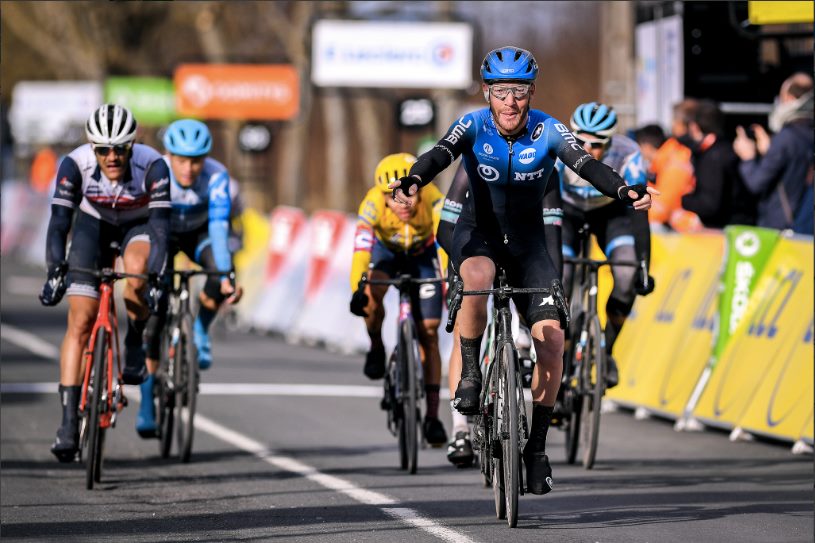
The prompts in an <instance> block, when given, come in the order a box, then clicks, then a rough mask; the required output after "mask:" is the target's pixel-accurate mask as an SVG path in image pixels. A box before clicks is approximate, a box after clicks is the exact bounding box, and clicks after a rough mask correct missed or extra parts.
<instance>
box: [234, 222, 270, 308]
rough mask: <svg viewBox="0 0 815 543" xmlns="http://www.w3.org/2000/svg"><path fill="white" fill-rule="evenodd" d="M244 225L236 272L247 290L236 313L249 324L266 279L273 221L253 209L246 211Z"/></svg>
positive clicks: (242, 223) (236, 259)
mask: <svg viewBox="0 0 815 543" xmlns="http://www.w3.org/2000/svg"><path fill="white" fill-rule="evenodd" d="M240 223H241V226H242V227H243V247H242V248H241V250H240V251H238V252H237V253H235V271H236V274H237V276H238V282H239V283H240V285H241V286H242V287H243V299H242V300H241V302H240V303H239V304H237V305H236V306H235V311H236V312H237V313H238V315H240V316H241V317H242V318H243V319H244V320H247V321H248V320H249V316H250V315H251V314H252V311H253V310H254V302H256V301H257V296H258V294H259V293H260V290H261V288H262V287H263V282H264V279H265V274H266V259H267V257H268V254H269V239H270V238H271V227H270V225H269V220H268V219H267V218H266V217H264V216H263V215H261V214H260V213H259V212H257V211H255V210H254V209H252V208H247V209H246V210H244V212H243V213H242V214H241V216H240Z"/></svg>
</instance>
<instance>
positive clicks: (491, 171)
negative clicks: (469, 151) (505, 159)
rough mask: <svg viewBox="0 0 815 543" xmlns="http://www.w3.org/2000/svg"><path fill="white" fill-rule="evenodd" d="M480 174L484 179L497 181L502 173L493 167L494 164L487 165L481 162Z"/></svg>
mask: <svg viewBox="0 0 815 543" xmlns="http://www.w3.org/2000/svg"><path fill="white" fill-rule="evenodd" d="M478 175H480V176H481V179H483V180H484V181H495V180H496V179H498V176H499V175H500V174H499V173H498V170H496V169H495V168H493V167H492V166H487V165H486V164H479V165H478Z"/></svg>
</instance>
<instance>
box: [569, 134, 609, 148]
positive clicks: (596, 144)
mask: <svg viewBox="0 0 815 543" xmlns="http://www.w3.org/2000/svg"><path fill="white" fill-rule="evenodd" d="M575 139H576V140H577V143H579V144H580V146H581V147H584V146H585V145H586V144H588V146H589V147H591V148H592V149H605V148H606V147H608V142H609V140H593V141H587V140H584V139H582V138H579V137H577V136H575Z"/></svg>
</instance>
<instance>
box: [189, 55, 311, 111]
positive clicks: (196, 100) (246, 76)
mask: <svg viewBox="0 0 815 543" xmlns="http://www.w3.org/2000/svg"><path fill="white" fill-rule="evenodd" d="M174 83H175V93H176V108H177V110H178V112H179V113H180V114H181V115H189V116H191V117H197V118H201V119H240V120H244V119H245V120H287V119H291V118H293V117H295V116H296V115H297V113H298V111H299V106H300V82H299V78H298V75H297V70H295V68H294V66H292V65H290V64H182V65H180V66H178V68H176V70H175V77H174Z"/></svg>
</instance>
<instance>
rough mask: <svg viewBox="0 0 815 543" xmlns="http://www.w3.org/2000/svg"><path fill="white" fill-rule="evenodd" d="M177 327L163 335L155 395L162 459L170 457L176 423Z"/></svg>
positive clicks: (168, 329) (167, 329)
mask: <svg viewBox="0 0 815 543" xmlns="http://www.w3.org/2000/svg"><path fill="white" fill-rule="evenodd" d="M173 330H176V327H175V326H169V327H166V328H165V330H164V331H163V332H162V333H161V336H162V337H161V368H160V369H159V371H158V375H157V376H156V377H157V378H156V387H155V395H156V397H157V398H158V427H159V453H160V454H161V457H162V458H168V457H169V456H170V450H171V449H172V446H173V430H174V428H173V426H174V423H175V366H174V357H173V355H174V352H173V351H174V348H175V346H174V345H173V343H172V341H173V339H172V337H173V335H174V332H173Z"/></svg>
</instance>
